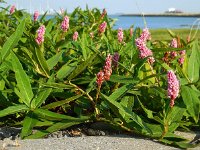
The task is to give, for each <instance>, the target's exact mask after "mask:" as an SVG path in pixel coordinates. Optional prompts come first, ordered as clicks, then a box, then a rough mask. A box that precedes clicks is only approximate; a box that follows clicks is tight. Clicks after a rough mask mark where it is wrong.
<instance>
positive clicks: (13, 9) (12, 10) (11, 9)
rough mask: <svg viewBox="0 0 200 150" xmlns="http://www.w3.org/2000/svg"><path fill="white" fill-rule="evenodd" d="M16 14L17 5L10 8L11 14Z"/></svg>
mask: <svg viewBox="0 0 200 150" xmlns="http://www.w3.org/2000/svg"><path fill="white" fill-rule="evenodd" d="M14 12H15V5H12V6H11V8H10V14H13V13H14Z"/></svg>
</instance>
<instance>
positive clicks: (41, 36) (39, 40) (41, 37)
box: [35, 25, 45, 45]
mask: <svg viewBox="0 0 200 150" xmlns="http://www.w3.org/2000/svg"><path fill="white" fill-rule="evenodd" d="M44 34H45V26H44V25H41V26H40V27H39V29H38V30H37V37H36V39H35V41H36V42H37V44H38V45H40V44H42V43H43V42H44Z"/></svg>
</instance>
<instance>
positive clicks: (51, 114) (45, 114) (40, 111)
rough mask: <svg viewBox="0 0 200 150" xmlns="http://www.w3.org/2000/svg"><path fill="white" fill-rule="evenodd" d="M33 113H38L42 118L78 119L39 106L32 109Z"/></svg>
mask: <svg viewBox="0 0 200 150" xmlns="http://www.w3.org/2000/svg"><path fill="white" fill-rule="evenodd" d="M34 113H36V114H37V115H39V116H40V117H42V118H45V119H47V118H48V119H50V120H63V119H67V120H71V121H75V120H79V118H74V117H71V116H67V115H62V114H58V113H54V112H51V111H49V110H45V109H40V108H38V109H36V110H35V111H34ZM83 118H84V117H83ZM85 118H87V117H85Z"/></svg>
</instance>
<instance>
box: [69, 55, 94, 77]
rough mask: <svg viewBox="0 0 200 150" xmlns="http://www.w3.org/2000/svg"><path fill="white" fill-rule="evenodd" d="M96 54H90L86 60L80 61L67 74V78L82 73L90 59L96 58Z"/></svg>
mask: <svg viewBox="0 0 200 150" xmlns="http://www.w3.org/2000/svg"><path fill="white" fill-rule="evenodd" d="M96 56H97V54H92V55H91V56H90V57H89V58H88V59H87V60H85V61H84V62H82V63H81V64H80V65H78V66H77V67H76V69H75V70H73V72H72V73H71V74H70V75H69V77H68V80H71V79H73V78H75V77H76V76H78V75H79V74H80V73H82V72H83V71H84V70H85V69H86V68H87V67H88V66H89V65H91V64H92V61H93V60H94V59H95V58H96Z"/></svg>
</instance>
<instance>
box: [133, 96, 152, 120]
mask: <svg viewBox="0 0 200 150" xmlns="http://www.w3.org/2000/svg"><path fill="white" fill-rule="evenodd" d="M137 98H138V102H139V103H140V106H141V107H142V109H143V110H144V112H145V113H146V114H147V117H148V118H149V119H154V116H153V111H151V110H149V109H147V108H145V106H144V105H143V104H142V102H141V101H140V99H139V97H137Z"/></svg>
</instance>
